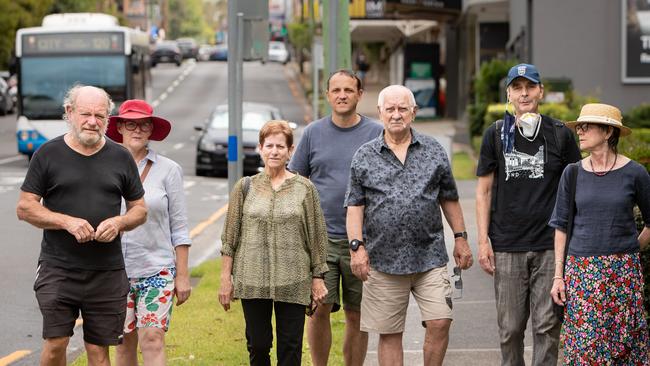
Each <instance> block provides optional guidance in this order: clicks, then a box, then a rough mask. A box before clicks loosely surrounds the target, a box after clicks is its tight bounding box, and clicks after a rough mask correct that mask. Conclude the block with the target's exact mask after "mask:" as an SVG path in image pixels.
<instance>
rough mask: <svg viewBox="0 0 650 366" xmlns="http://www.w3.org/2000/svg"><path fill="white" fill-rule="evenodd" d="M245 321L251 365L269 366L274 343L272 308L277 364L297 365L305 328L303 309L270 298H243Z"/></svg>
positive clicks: (299, 359) (280, 365)
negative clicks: (272, 322)
mask: <svg viewBox="0 0 650 366" xmlns="http://www.w3.org/2000/svg"><path fill="white" fill-rule="evenodd" d="M241 304H242V308H243V309H244V319H245V320H246V342H247V346H248V355H249V358H250V363H251V365H252V366H270V365H271V357H270V355H269V354H270V351H271V346H272V344H273V325H272V324H271V313H272V312H273V310H274V309H275V326H276V335H277V337H278V342H277V343H278V349H277V356H278V365H279V366H294V365H300V362H301V361H302V334H303V331H304V328H305V306H304V305H300V304H292V303H287V302H276V301H273V300H270V299H242V300H241Z"/></svg>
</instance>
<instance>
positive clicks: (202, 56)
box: [196, 44, 216, 61]
mask: <svg viewBox="0 0 650 366" xmlns="http://www.w3.org/2000/svg"><path fill="white" fill-rule="evenodd" d="M215 50H216V47H215V46H212V45H209V44H202V45H201V46H200V47H199V55H198V58H197V59H196V60H197V61H208V60H210V54H212V53H213V52H214V51H215Z"/></svg>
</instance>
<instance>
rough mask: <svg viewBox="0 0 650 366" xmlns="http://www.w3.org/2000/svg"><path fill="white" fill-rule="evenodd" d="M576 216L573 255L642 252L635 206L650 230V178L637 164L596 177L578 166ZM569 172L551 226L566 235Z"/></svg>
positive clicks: (572, 236) (573, 233)
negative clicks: (635, 219)
mask: <svg viewBox="0 0 650 366" xmlns="http://www.w3.org/2000/svg"><path fill="white" fill-rule="evenodd" d="M577 164H578V165H579V168H578V180H577V182H576V197H575V203H576V215H575V218H574V221H573V232H572V235H571V240H570V241H569V255H573V256H579V257H588V256H606V255H612V254H623V253H635V252H638V251H639V241H638V233H637V230H636V225H635V223H634V213H633V209H634V205H635V204H637V205H638V206H639V208H640V209H641V214H642V216H643V221H644V222H645V225H646V226H649V227H650V220H649V219H650V175H648V172H647V171H646V169H645V168H644V167H643V166H641V165H640V164H639V163H637V162H635V161H633V160H632V161H630V162H629V163H627V164H625V165H624V166H622V167H620V168H618V169H616V170H612V171H611V172H609V173H607V174H606V175H604V176H601V177H599V176H596V175H595V174H593V173H592V172H588V171H586V170H584V169H583V168H582V165H581V164H580V162H578V163H577ZM568 171H569V169H565V170H564V173H563V174H562V178H561V179H560V185H559V187H558V192H557V200H556V202H555V209H554V210H553V215H552V216H551V220H550V222H549V225H550V226H551V227H554V228H556V229H560V230H561V231H565V232H566V226H567V219H568V217H567V216H568V211H569V198H568V195H569V182H568V180H569V174H568Z"/></svg>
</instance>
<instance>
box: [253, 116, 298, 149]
mask: <svg viewBox="0 0 650 366" xmlns="http://www.w3.org/2000/svg"><path fill="white" fill-rule="evenodd" d="M276 133H281V134H283V135H284V138H285V140H286V141H287V147H291V146H293V130H292V129H291V126H289V122H287V121H282V120H277V119H272V120H270V121H268V122H266V123H265V124H264V126H262V129H261V130H260V145H264V140H265V139H266V138H267V137H269V136H271V135H275V134H276Z"/></svg>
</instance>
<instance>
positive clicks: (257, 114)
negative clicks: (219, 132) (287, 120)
mask: <svg viewBox="0 0 650 366" xmlns="http://www.w3.org/2000/svg"><path fill="white" fill-rule="evenodd" d="M271 119H272V117H271V112H270V111H244V119H243V122H242V128H243V129H244V130H252V131H259V130H261V129H262V126H264V124H265V123H266V122H267V121H269V120H271ZM227 128H228V111H225V112H224V111H221V112H217V113H216V114H215V115H214V117H213V118H212V121H211V122H210V129H227Z"/></svg>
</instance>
